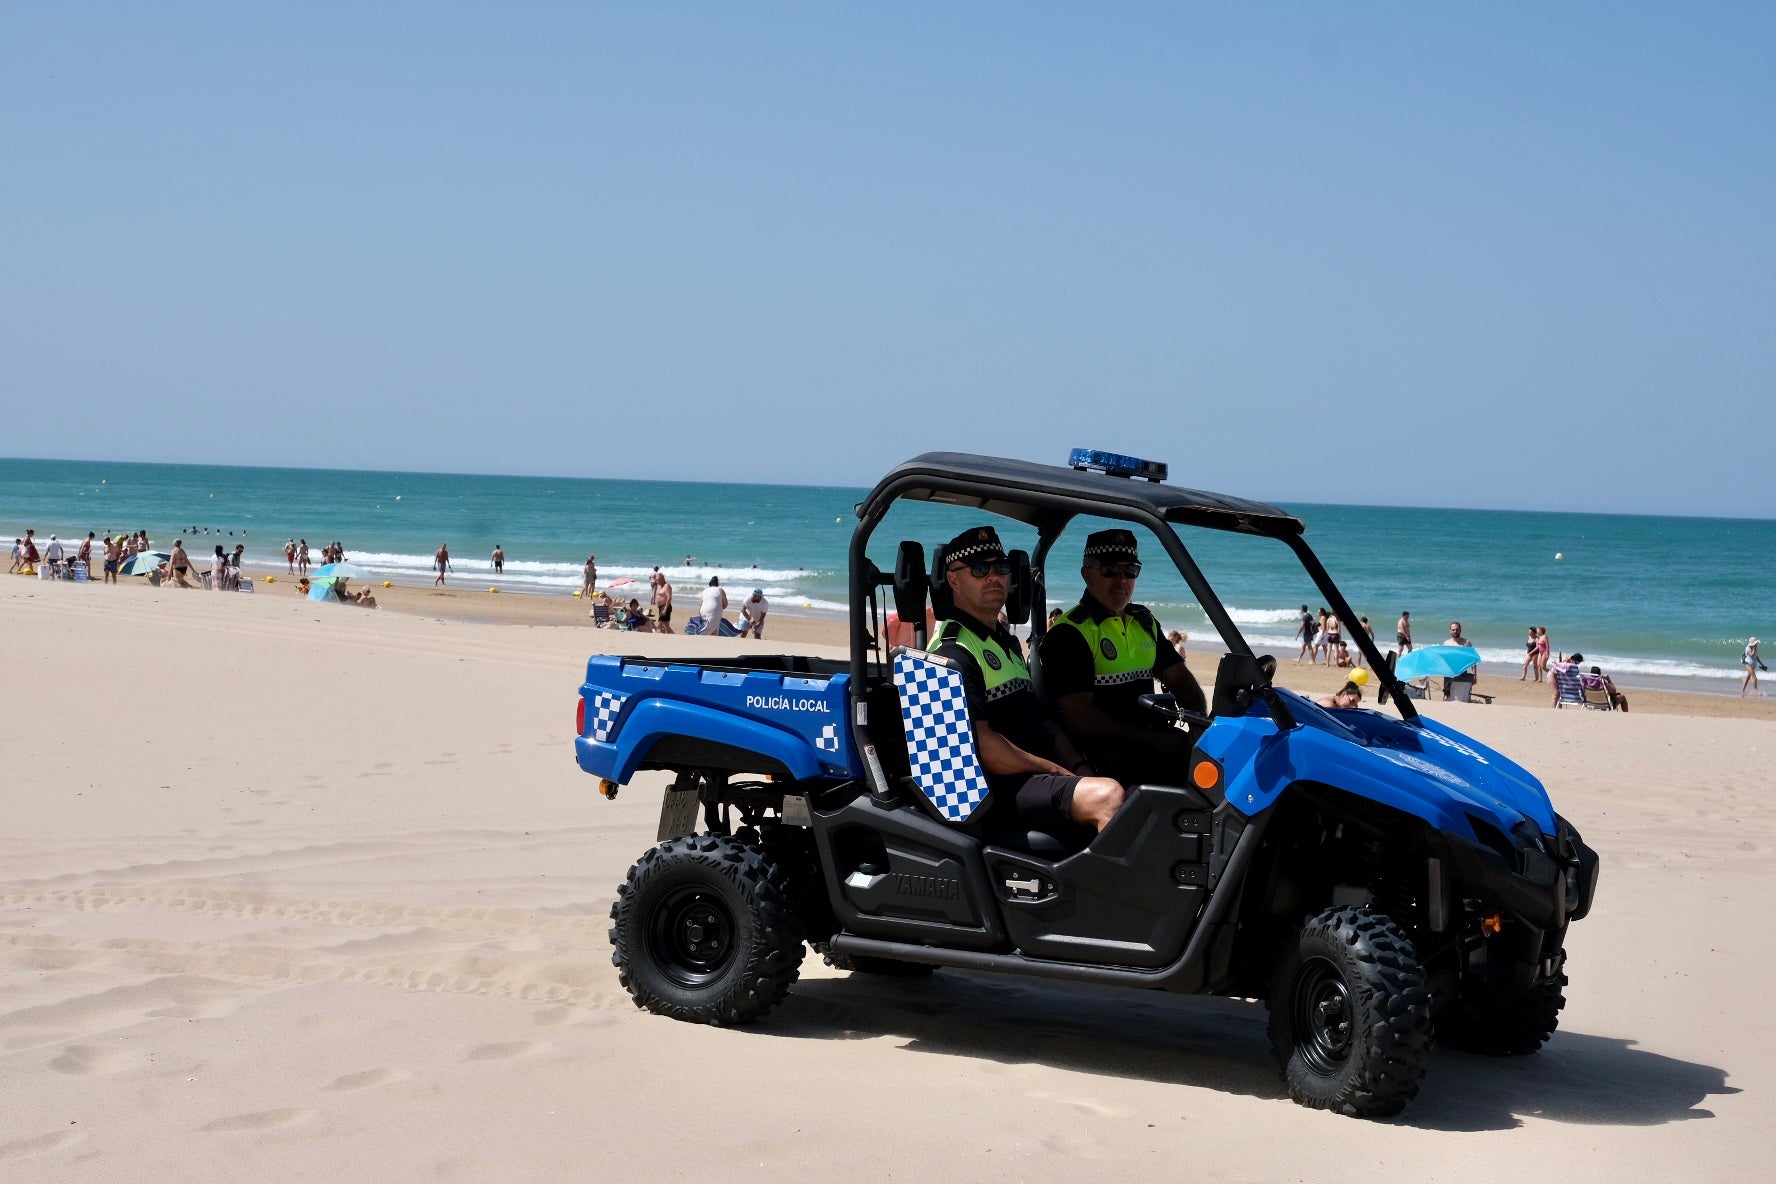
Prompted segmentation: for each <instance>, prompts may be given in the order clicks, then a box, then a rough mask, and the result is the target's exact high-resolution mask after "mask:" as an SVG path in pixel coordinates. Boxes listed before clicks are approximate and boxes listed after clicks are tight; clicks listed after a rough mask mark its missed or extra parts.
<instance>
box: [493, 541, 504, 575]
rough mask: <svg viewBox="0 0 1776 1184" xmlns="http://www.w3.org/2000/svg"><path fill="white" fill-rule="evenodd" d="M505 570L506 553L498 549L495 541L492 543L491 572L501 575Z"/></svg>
mask: <svg viewBox="0 0 1776 1184" xmlns="http://www.w3.org/2000/svg"><path fill="white" fill-rule="evenodd" d="M505 570H506V553H505V552H504V551H502V550H501V549H500V545H499V544H498V543H495V544H494V545H493V574H494V575H496V576H497V575H503V574H504V573H505Z"/></svg>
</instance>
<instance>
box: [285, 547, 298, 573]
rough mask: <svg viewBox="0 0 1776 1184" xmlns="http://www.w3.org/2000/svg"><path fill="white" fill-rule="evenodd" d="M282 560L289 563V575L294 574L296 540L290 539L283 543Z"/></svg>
mask: <svg viewBox="0 0 1776 1184" xmlns="http://www.w3.org/2000/svg"><path fill="white" fill-rule="evenodd" d="M284 562H285V563H287V564H289V565H290V570H289V573H288V574H290V575H295V574H296V540H295V539H291V540H290V541H289V542H287V543H285V544H284Z"/></svg>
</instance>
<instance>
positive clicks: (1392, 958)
mask: <svg viewBox="0 0 1776 1184" xmlns="http://www.w3.org/2000/svg"><path fill="white" fill-rule="evenodd" d="M1267 1002H1268V1006H1269V1009H1270V1047H1271V1052H1272V1053H1273V1054H1274V1055H1275V1056H1276V1058H1277V1062H1278V1064H1280V1065H1281V1066H1282V1070H1283V1077H1284V1079H1285V1080H1286V1081H1287V1082H1288V1085H1289V1096H1290V1097H1292V1098H1294V1099H1295V1101H1297V1102H1299V1103H1300V1104H1301V1105H1303V1106H1309V1107H1313V1108H1314V1109H1319V1110H1334V1111H1337V1112H1338V1113H1340V1114H1347V1115H1350V1116H1351V1117H1353V1118H1386V1117H1389V1116H1391V1115H1394V1114H1398V1113H1399V1112H1400V1111H1401V1110H1402V1109H1404V1108H1405V1106H1406V1103H1408V1102H1410V1101H1411V1100H1412V1099H1413V1098H1414V1097H1416V1096H1417V1095H1418V1086H1419V1082H1420V1081H1421V1080H1423V1078H1424V1073H1425V1063H1426V1062H1427V1061H1428V1060H1429V1058H1430V1052H1431V998H1430V992H1429V991H1428V990H1426V988H1425V976H1424V970H1423V969H1422V968H1421V967H1420V966H1419V963H1418V955H1417V952H1416V951H1415V950H1414V949H1413V946H1412V941H1411V939H1410V938H1408V937H1407V936H1406V933H1405V931H1404V930H1402V929H1401V928H1400V927H1399V926H1398V925H1396V924H1395V923H1394V922H1393V921H1392V920H1390V919H1389V918H1388V917H1386V916H1385V915H1383V914H1381V913H1376V912H1372V911H1370V910H1369V909H1366V908H1336V909H1327V910H1326V911H1324V912H1321V913H1317V914H1315V915H1314V916H1312V917H1310V918H1308V920H1307V922H1306V923H1305V924H1303V925H1302V927H1301V930H1300V932H1299V933H1297V934H1296V937H1295V940H1294V941H1293V943H1291V944H1290V945H1289V946H1288V947H1287V948H1286V949H1285V950H1284V951H1283V955H1282V957H1281V959H1280V960H1279V962H1278V965H1277V970H1276V976H1275V979H1274V981H1273V984H1272V987H1271V992H1270V998H1269V1000H1268V1001H1267Z"/></svg>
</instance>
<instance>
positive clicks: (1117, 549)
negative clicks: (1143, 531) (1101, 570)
mask: <svg viewBox="0 0 1776 1184" xmlns="http://www.w3.org/2000/svg"><path fill="white" fill-rule="evenodd" d="M1125 561H1126V562H1130V563H1139V562H1141V554H1140V552H1139V551H1137V550H1135V532H1134V531H1132V530H1122V529H1120V528H1118V529H1114V530H1099V531H1094V532H1092V533H1091V534H1089V535H1087V536H1086V538H1085V562H1086V563H1087V564H1089V565H1090V566H1092V567H1098V566H1101V565H1103V564H1105V563H1122V562H1125Z"/></svg>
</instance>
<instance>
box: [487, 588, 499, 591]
mask: <svg viewBox="0 0 1776 1184" xmlns="http://www.w3.org/2000/svg"><path fill="white" fill-rule="evenodd" d="M488 591H489V592H498V591H499V589H498V588H489V589H488Z"/></svg>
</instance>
